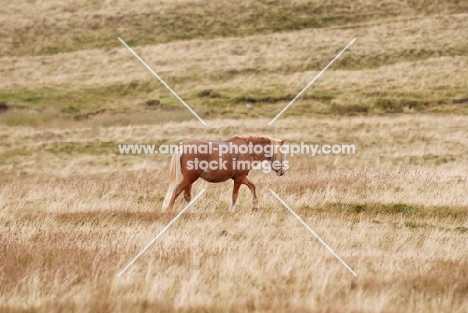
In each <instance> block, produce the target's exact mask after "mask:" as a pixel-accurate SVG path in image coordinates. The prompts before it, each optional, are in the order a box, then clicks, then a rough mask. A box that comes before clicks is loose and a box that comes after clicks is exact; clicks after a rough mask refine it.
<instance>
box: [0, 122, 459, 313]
mask: <svg viewBox="0 0 468 313" xmlns="http://www.w3.org/2000/svg"><path fill="white" fill-rule="evenodd" d="M260 121H262V120H260ZM260 121H258V120H246V121H235V120H229V121H224V120H223V121H210V125H211V128H204V127H201V126H200V125H199V123H198V122H197V121H191V122H183V123H167V124H164V125H162V126H158V127H155V126H144V127H111V128H69V129H58V128H57V129H51V128H45V129H40V128H3V129H2V131H3V134H4V135H3V136H2V137H1V138H2V139H1V140H2V145H1V146H2V152H1V157H2V160H3V161H2V164H3V165H2V167H1V168H0V171H1V173H2V175H3V176H2V177H3V179H2V183H1V185H0V207H1V210H0V227H1V228H2V231H1V232H0V236H1V239H0V245H1V249H0V251H1V254H2V256H1V260H2V263H1V264H2V266H1V272H0V273H1V274H0V280H1V284H0V285H1V287H0V310H2V311H8V312H25V311H37V312H60V311H80V312H96V311H99V312H110V311H112V312H126V311H130V310H139V311H141V312H153V311H158V312H162V311H165V312H176V311H177V312H180V311H182V312H194V311H195V312H202V311H203V312H204V311H220V312H226V311H230V312H245V311H249V312H267V311H284V312H289V311H291V312H297V311H304V312H305V311H314V312H351V311H353V312H409V311H411V312H466V310H467V308H468V302H467V298H466V293H467V292H468V285H467V284H466V281H467V278H468V276H467V275H468V264H467V263H466V260H465V259H466V255H467V252H468V251H467V248H466V240H467V236H468V213H467V212H468V211H467V206H468V204H467V202H466V197H465V191H466V188H467V187H468V186H467V175H466V174H465V173H466V170H465V169H466V165H465V164H466V155H467V154H466V136H464V134H465V133H466V127H467V125H466V120H465V119H464V118H462V117H449V116H418V117H408V116H401V117H396V118H385V117H374V118H370V119H369V118H363V117H356V118H349V117H348V118H326V119H311V120H308V119H307V120H306V119H281V120H278V121H277V124H276V127H275V128H272V129H268V130H265V128H262V127H261V125H260ZM267 122H268V120H265V123H264V124H265V125H266V123H267ZM306 125H307V127H308V129H309V131H308V132H307V133H305V132H304V128H305V127H306ZM188 132H189V133H190V134H191V136H190V138H188V137H187V135H186V134H187V133H188ZM240 132H244V133H265V132H266V133H268V134H271V135H274V136H277V137H284V138H287V139H289V140H290V141H291V142H299V141H302V140H304V141H307V142H317V143H334V142H348V143H355V144H356V145H357V154H356V155H352V156H321V157H310V156H300V157H290V159H289V160H290V162H291V169H290V170H289V171H288V173H287V175H286V176H285V177H281V178H280V177H276V176H275V175H274V174H270V175H267V174H263V173H261V172H253V173H252V174H251V176H252V180H253V181H255V182H256V183H257V185H258V192H259V195H260V207H261V210H260V212H258V213H255V212H252V211H251V198H250V193H249V192H248V190H247V188H245V189H241V193H240V197H239V200H238V203H239V208H238V211H237V213H236V214H231V213H229V212H228V207H229V202H230V200H229V199H230V193H231V188H232V186H231V184H230V183H223V184H208V183H205V182H197V183H196V184H195V187H194V191H193V193H194V194H196V193H197V192H198V191H199V190H200V189H201V188H208V190H207V192H206V194H205V195H203V197H202V198H201V199H200V200H199V201H198V203H197V204H196V205H195V208H194V209H193V210H192V211H190V212H187V213H186V214H184V215H182V217H181V218H180V220H178V221H177V222H176V223H175V224H174V225H173V226H172V227H171V228H170V229H169V230H168V231H167V232H166V233H165V234H164V235H163V237H161V238H160V240H158V241H157V242H156V243H155V244H154V245H153V246H152V247H151V248H150V249H149V250H148V251H147V252H146V253H145V254H144V255H143V256H142V257H141V258H140V259H139V260H138V261H137V262H136V263H135V264H134V265H133V266H132V267H131V268H130V269H129V270H128V272H126V273H125V274H124V275H123V276H122V277H120V278H117V277H116V274H117V273H118V272H119V271H120V270H121V269H122V268H123V267H124V266H125V265H126V264H127V263H128V262H129V261H130V260H131V259H132V258H133V257H134V256H135V255H136V254H137V253H138V252H139V251H140V250H141V249H142V248H143V247H144V246H145V245H146V244H147V243H148V242H149V241H150V240H151V239H152V238H153V236H154V235H155V234H156V233H157V232H159V231H160V230H161V229H162V228H163V227H164V226H165V225H166V224H167V223H168V222H169V221H170V219H171V218H173V217H174V216H175V213H176V212H173V213H167V214H163V213H161V212H160V207H161V204H162V200H163V197H164V194H165V191H166V188H167V184H168V182H167V175H168V173H167V171H168V161H169V157H168V156H122V155H117V151H118V150H117V148H116V147H115V144H116V143H117V142H120V143H153V142H156V143H162V142H178V141H179V140H188V139H191V138H203V139H222V138H226V137H229V136H231V135H233V134H235V133H240ZM105 142H110V143H112V146H113V147H114V148H109V147H106V145H105V144H104V143H105ZM69 145H70V146H71V148H70V146H69ZM100 146H101V147H102V149H100V148H99V147H100ZM64 147H65V148H64ZM21 152H23V155H20V154H21ZM268 188H271V189H273V190H275V191H276V192H277V193H278V194H279V195H280V196H281V197H282V198H283V199H284V200H285V201H286V202H287V203H288V204H289V205H290V206H291V207H292V208H293V209H294V210H296V211H297V212H298V214H299V215H300V216H302V217H303V218H304V220H305V221H306V222H307V223H308V224H309V225H310V226H311V227H312V228H313V229H314V230H315V231H316V232H317V233H318V234H319V235H320V236H321V237H322V238H323V239H324V240H325V241H326V242H327V243H328V244H329V245H330V246H331V247H333V249H335V251H336V252H337V253H338V254H339V255H340V256H341V257H342V258H343V259H344V260H345V261H346V262H347V263H348V264H349V265H350V266H351V267H352V268H353V269H354V270H355V271H356V272H357V273H358V277H357V278H354V277H353V276H352V275H351V274H350V273H349V272H348V271H347V270H346V269H345V268H344V267H343V266H342V265H341V264H340V263H339V262H338V261H337V260H336V259H335V258H334V257H333V256H331V255H330V253H329V252H328V251H327V250H326V249H325V248H324V247H323V246H322V245H321V244H320V243H318V242H317V240H316V239H314V238H313V237H312V236H311V235H310V234H309V233H308V232H307V231H306V230H305V228H304V227H303V226H302V225H301V224H299V222H298V221H297V220H296V219H295V218H294V217H293V216H292V215H291V214H289V213H288V212H287V211H286V210H285V209H284V208H283V207H282V205H281V204H280V203H279V202H278V201H277V200H276V199H275V198H273V197H272V195H271V194H270V193H269V192H268V191H267V189H268ZM183 205H184V202H183V201H182V199H179V201H178V202H177V205H176V207H177V210H180V209H181V208H182V207H183Z"/></svg>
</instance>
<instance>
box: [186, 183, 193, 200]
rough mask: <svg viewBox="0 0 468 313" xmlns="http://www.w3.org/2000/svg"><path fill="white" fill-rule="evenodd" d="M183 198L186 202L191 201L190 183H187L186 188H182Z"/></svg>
mask: <svg viewBox="0 0 468 313" xmlns="http://www.w3.org/2000/svg"><path fill="white" fill-rule="evenodd" d="M184 199H185V201H187V203H190V201H192V184H190V185H188V186H187V188H185V190H184Z"/></svg>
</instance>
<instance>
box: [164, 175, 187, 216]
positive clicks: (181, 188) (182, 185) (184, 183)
mask: <svg viewBox="0 0 468 313" xmlns="http://www.w3.org/2000/svg"><path fill="white" fill-rule="evenodd" d="M191 185H192V182H191V181H190V180H188V179H186V178H184V179H182V181H181V182H180V183H179V184H178V185H177V187H176V190H175V192H174V195H172V198H171V201H170V202H169V207H168V209H169V210H172V208H173V207H174V203H175V201H176V199H177V197H178V196H179V195H180V194H181V193H182V191H184V190H186V189H187V187H188V186H191ZM184 197H185V195H184ZM185 199H186V200H187V198H185Z"/></svg>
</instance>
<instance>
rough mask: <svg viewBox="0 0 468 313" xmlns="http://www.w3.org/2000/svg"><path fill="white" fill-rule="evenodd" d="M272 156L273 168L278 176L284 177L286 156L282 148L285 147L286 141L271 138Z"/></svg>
mask: <svg viewBox="0 0 468 313" xmlns="http://www.w3.org/2000/svg"><path fill="white" fill-rule="evenodd" d="M270 141H271V145H272V150H273V151H272V152H273V153H272V155H271V168H272V169H273V170H274V171H275V172H276V175H278V176H283V175H284V171H285V165H284V154H283V152H282V151H281V150H282V149H281V147H282V146H283V145H284V142H285V141H286V140H285V139H283V140H281V139H275V138H271V139H270Z"/></svg>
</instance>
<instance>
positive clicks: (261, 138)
mask: <svg viewBox="0 0 468 313" xmlns="http://www.w3.org/2000/svg"><path fill="white" fill-rule="evenodd" d="M231 139H242V140H245V141H248V142H256V143H272V144H279V143H280V142H281V140H280V139H276V138H273V137H270V136H261V135H236V136H234V137H232V138H231Z"/></svg>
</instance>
